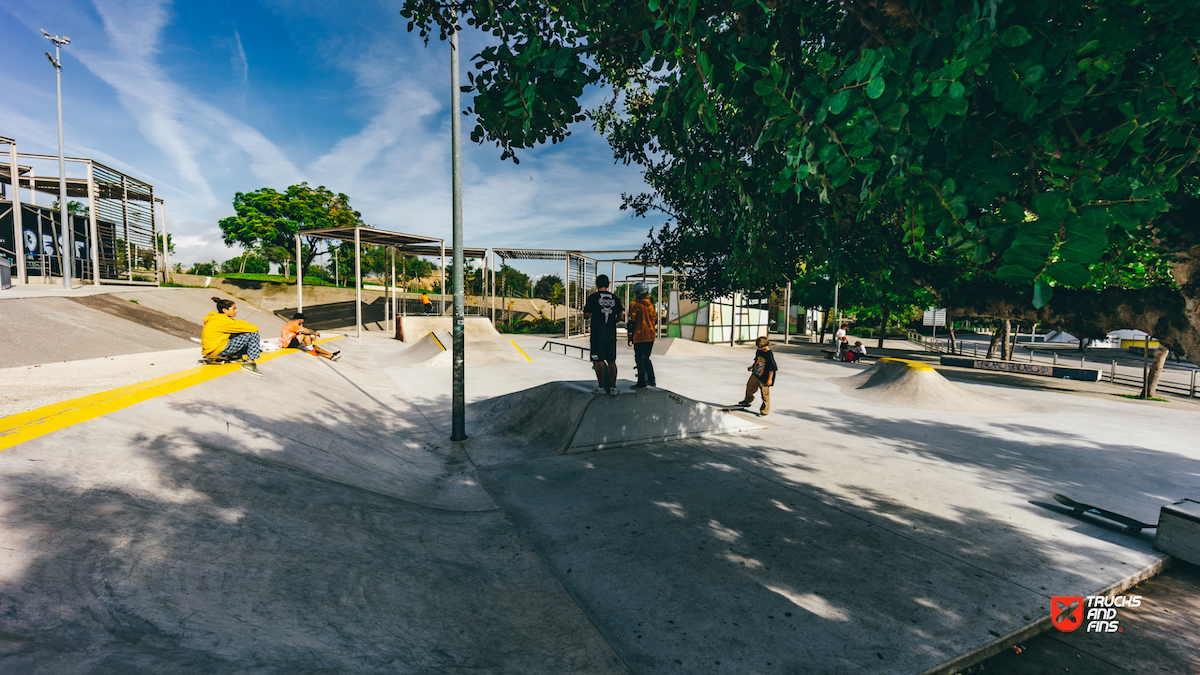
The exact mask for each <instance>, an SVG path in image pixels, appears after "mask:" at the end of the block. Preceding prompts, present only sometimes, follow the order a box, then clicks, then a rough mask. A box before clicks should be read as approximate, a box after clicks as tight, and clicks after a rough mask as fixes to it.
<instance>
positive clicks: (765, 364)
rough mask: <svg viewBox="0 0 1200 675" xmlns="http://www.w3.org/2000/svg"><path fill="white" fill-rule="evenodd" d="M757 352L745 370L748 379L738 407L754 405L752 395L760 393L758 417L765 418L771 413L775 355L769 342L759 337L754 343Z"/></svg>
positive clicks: (775, 369) (775, 367)
mask: <svg viewBox="0 0 1200 675" xmlns="http://www.w3.org/2000/svg"><path fill="white" fill-rule="evenodd" d="M754 346H756V347H758V351H756V352H754V363H753V364H751V365H750V367H749V368H747V369H746V370H748V371H750V379H749V380H747V381H746V398H744V399H742V402H741V403H738V406H749V405H750V404H751V403H754V393H755V392H758V391H761V392H762V407H761V408H759V410H758V414H759V416H760V417H766V416H767V415H768V414H769V413H770V412H771V387H772V386H773V385H774V384H775V371H777V370H779V368H778V367H777V366H776V365H775V354H774V353H773V352H772V351H771V341H770V340H768V339H767V338H765V337H760V338H758V339H757V340H755V341H754Z"/></svg>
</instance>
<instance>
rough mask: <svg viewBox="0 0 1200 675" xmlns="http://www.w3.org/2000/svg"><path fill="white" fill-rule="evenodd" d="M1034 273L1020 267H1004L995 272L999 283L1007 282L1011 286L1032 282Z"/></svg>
mask: <svg viewBox="0 0 1200 675" xmlns="http://www.w3.org/2000/svg"><path fill="white" fill-rule="evenodd" d="M1034 276H1036V275H1035V274H1034V272H1033V271H1032V270H1029V269H1026V268H1024V267H1021V266H1020V265H1005V266H1003V267H1001V268H1000V269H998V270H996V278H997V279H999V280H1001V281H1007V282H1009V283H1013V284H1022V283H1028V282H1030V281H1033V278H1034Z"/></svg>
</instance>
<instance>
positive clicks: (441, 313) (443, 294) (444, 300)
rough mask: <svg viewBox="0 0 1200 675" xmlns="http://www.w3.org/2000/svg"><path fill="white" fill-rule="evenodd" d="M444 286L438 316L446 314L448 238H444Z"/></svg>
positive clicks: (439, 299) (439, 300)
mask: <svg viewBox="0 0 1200 675" xmlns="http://www.w3.org/2000/svg"><path fill="white" fill-rule="evenodd" d="M441 285H442V288H441V291H442V292H441V294H440V295H439V296H438V302H439V303H441V306H440V307H441V309H440V311H439V312H438V316H445V315H446V240H445V239H443V240H442V284H441Z"/></svg>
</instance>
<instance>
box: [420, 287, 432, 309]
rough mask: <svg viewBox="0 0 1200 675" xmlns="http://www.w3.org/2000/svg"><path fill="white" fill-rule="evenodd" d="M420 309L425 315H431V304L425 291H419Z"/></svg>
mask: <svg viewBox="0 0 1200 675" xmlns="http://www.w3.org/2000/svg"><path fill="white" fill-rule="evenodd" d="M421 309H424V310H425V313H426V314H432V313H433V303H432V302H431V301H430V300H429V294H428V293H426V292H425V291H421Z"/></svg>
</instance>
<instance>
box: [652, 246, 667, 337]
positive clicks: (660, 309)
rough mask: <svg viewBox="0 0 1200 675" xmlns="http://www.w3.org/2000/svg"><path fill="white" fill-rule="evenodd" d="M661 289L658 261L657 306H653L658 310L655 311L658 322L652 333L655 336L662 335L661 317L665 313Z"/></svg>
mask: <svg viewBox="0 0 1200 675" xmlns="http://www.w3.org/2000/svg"><path fill="white" fill-rule="evenodd" d="M662 291H663V288H662V263H659V264H658V307H655V309H657V310H658V311H657V312H656V313H657V314H658V323H657V324H655V326H654V335H655V336H656V337H662V318H663V315H665V314H666V312H664V311H663V301H662Z"/></svg>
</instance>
